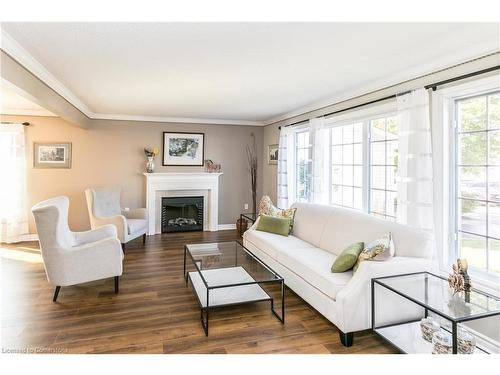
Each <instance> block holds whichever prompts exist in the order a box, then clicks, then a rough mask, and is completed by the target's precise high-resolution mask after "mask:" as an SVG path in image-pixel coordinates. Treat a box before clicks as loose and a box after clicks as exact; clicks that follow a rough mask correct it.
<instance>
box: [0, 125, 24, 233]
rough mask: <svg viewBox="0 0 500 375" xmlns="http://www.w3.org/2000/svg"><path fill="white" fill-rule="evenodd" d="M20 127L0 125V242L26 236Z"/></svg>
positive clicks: (22, 131)
mask: <svg viewBox="0 0 500 375" xmlns="http://www.w3.org/2000/svg"><path fill="white" fill-rule="evenodd" d="M25 151H26V150H25V140H24V125H22V124H0V171H1V177H2V187H1V189H0V242H7V243H8V242H16V241H19V240H20V236H22V235H24V234H27V233H28V216H27V212H26V210H27V202H26V155H25Z"/></svg>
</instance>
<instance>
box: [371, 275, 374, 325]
mask: <svg viewBox="0 0 500 375" xmlns="http://www.w3.org/2000/svg"><path fill="white" fill-rule="evenodd" d="M371 302H372V331H373V330H374V329H375V281H374V280H373V279H372V301H371Z"/></svg>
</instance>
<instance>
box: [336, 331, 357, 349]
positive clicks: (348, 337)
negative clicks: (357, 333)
mask: <svg viewBox="0 0 500 375" xmlns="http://www.w3.org/2000/svg"><path fill="white" fill-rule="evenodd" d="M339 336H340V342H341V343H342V345H344V346H346V347H349V346H352V342H353V338H354V333H353V332H349V333H344V332H342V331H339Z"/></svg>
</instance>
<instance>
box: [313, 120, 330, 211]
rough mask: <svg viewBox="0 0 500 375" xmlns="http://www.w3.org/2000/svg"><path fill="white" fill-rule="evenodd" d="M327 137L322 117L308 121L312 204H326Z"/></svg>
mask: <svg viewBox="0 0 500 375" xmlns="http://www.w3.org/2000/svg"><path fill="white" fill-rule="evenodd" d="M328 135H329V130H328V129H326V128H325V119H324V118H323V117H319V118H314V119H311V120H309V136H310V137H311V141H312V195H311V198H312V199H311V200H312V202H314V203H321V204H328V201H329V192H328V180H329V178H328V173H329V167H328V164H329V163H328V161H329V153H328V151H329V149H328Z"/></svg>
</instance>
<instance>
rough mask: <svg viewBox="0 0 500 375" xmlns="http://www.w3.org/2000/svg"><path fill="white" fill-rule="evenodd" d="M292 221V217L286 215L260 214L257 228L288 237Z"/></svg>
mask: <svg viewBox="0 0 500 375" xmlns="http://www.w3.org/2000/svg"><path fill="white" fill-rule="evenodd" d="M290 222H291V220H290V219H287V218H284V217H274V216H268V215H260V216H259V220H258V222H257V226H256V228H255V230H260V231H263V232H269V233H274V234H279V235H281V236H285V237H288V233H289V232H290Z"/></svg>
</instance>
